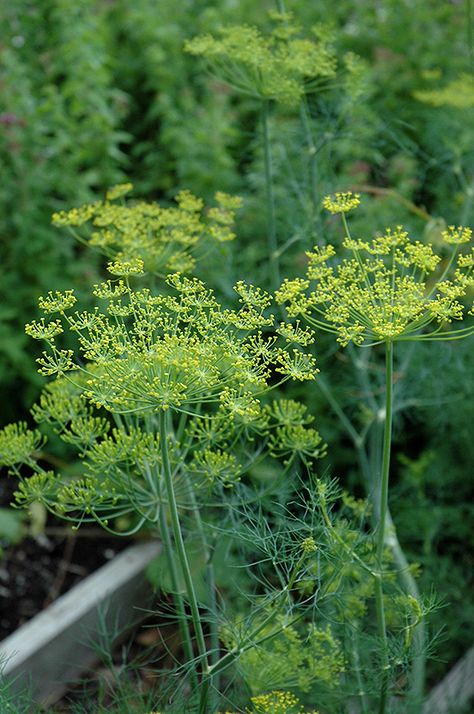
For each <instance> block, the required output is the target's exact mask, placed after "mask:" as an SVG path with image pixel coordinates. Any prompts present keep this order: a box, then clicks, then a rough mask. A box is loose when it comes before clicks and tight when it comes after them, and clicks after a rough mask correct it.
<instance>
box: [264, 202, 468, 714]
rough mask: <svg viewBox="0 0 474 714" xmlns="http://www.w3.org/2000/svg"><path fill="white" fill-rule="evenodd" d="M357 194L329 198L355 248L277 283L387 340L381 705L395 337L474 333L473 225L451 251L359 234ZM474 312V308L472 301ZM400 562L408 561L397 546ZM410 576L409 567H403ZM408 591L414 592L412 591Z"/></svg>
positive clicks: (378, 538) (418, 661)
mask: <svg viewBox="0 0 474 714" xmlns="http://www.w3.org/2000/svg"><path fill="white" fill-rule="evenodd" d="M359 203H360V196H359V195H358V194H353V193H351V192H346V193H337V194H335V195H334V196H328V197H326V198H325V199H324V201H323V204H324V206H325V208H326V209H327V210H329V211H330V212H331V213H333V214H337V215H340V216H341V219H342V222H343V224H344V229H345V238H344V240H343V244H342V247H343V248H344V249H346V250H347V251H348V252H349V255H350V256H351V257H349V258H340V259H339V261H337V262H336V263H335V264H334V265H333V264H332V263H333V261H334V260H335V258H336V256H337V255H338V252H339V251H338V250H337V249H336V248H335V247H334V246H332V245H331V244H328V245H326V246H325V247H323V248H320V247H315V248H314V250H313V251H309V252H307V254H306V255H307V258H308V267H307V271H306V276H305V277H304V278H296V279H294V280H288V279H287V280H285V281H284V282H283V283H282V285H281V287H280V289H279V290H278V291H277V293H276V299H277V302H279V303H281V304H285V306H286V310H287V313H288V315H289V316H291V317H298V318H299V319H302V320H304V321H305V322H307V323H308V324H309V325H311V326H312V327H314V328H318V329H322V330H324V331H327V332H330V333H332V334H333V335H334V336H335V338H336V340H337V341H338V342H339V343H340V344H341V345H342V346H343V347H347V346H348V345H349V343H353V344H354V345H356V346H358V347H371V346H376V345H383V347H384V352H385V405H384V435H383V445H382V462H381V469H380V473H379V475H378V478H377V483H376V484H375V489H374V492H373V493H372V494H371V496H372V500H373V505H374V514H375V527H374V528H375V542H376V566H377V568H376V572H374V573H373V575H374V586H375V602H376V613H377V627H378V635H379V639H380V645H381V653H382V663H383V670H384V674H383V676H382V681H381V688H380V697H379V712H380V713H381V714H383V712H385V711H386V708H387V696H388V692H389V682H390V666H391V665H390V658H389V641H388V638H387V624H386V613H385V603H384V580H385V578H386V573H385V566H384V560H383V559H384V549H385V547H386V546H387V544H388V543H389V542H390V541H391V540H393V538H395V529H394V526H393V523H392V521H391V517H390V514H389V511H388V491H389V473H390V457H391V439H392V415H393V378H394V368H393V365H394V361H393V360H394V345H395V343H397V342H403V341H414V340H417V341H418V340H419V341H433V340H436V341H437V340H457V339H461V338H464V337H468V336H470V335H472V334H473V333H474V328H473V327H472V325H469V326H467V327H459V328H456V329H452V328H451V326H450V323H452V322H453V321H461V320H462V319H463V317H464V316H465V312H466V308H465V306H464V304H463V302H462V301H463V300H464V299H465V298H466V296H467V294H468V292H469V290H470V289H471V288H472V286H473V285H474V276H473V267H474V252H473V249H472V248H471V249H470V252H467V251H461V250H460V248H461V246H463V245H467V244H470V243H471V242H472V231H471V229H470V228H464V227H456V226H450V227H449V228H448V229H446V230H444V231H443V232H442V234H441V235H442V239H443V241H444V244H445V245H446V246H447V248H449V249H450V253H449V255H448V257H447V259H445V261H444V265H443V263H442V257H441V256H440V255H438V253H437V252H436V251H435V250H434V248H433V246H431V245H429V244H425V243H421V242H419V241H414V240H412V239H411V238H410V237H409V236H408V233H407V232H406V231H405V230H404V229H403V228H402V227H401V226H398V227H397V228H395V229H387V230H386V232H385V233H384V234H380V235H377V236H376V237H375V238H373V239H372V240H367V239H354V238H353V237H352V236H351V234H350V230H349V225H348V222H347V219H346V214H347V213H349V212H350V211H352V210H353V209H355V208H357V207H358V205H359ZM469 314H470V315H472V314H473V309H472V308H471V310H469ZM398 560H399V565H400V564H401V565H402V566H403V567H404V568H407V563H406V561H404V557H403V553H402V552H401V550H400V549H399V558H398ZM402 578H403V576H402ZM405 585H406V587H407V590H408V592H409V596H410V597H411V598H412V601H413V605H414V606H415V609H416V608H418V616H417V617H416V620H417V622H416V627H415V631H416V630H418V633H417V634H418V637H417V638H416V640H417V642H416V644H417V645H418V646H419V649H420V651H419V652H415V655H414V671H415V673H414V684H413V686H414V697H415V706H419V705H420V704H421V701H422V696H423V678H424V660H423V654H422V652H421V650H422V648H423V630H422V627H423V612H422V607H421V604H420V601H419V597H418V595H417V589H416V586H415V585H414V582H413V581H412V579H411V578H409V577H408V575H407V573H405ZM410 591H411V592H410Z"/></svg>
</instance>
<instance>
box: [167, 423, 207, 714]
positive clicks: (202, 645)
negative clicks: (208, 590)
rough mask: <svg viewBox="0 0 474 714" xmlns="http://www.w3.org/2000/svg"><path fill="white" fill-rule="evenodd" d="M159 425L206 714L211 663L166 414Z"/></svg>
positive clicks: (202, 705)
mask: <svg viewBox="0 0 474 714" xmlns="http://www.w3.org/2000/svg"><path fill="white" fill-rule="evenodd" d="M159 425H160V446H161V455H162V458H163V477H164V482H165V488H166V494H167V497H168V504H169V509H170V516H171V530H172V532H173V538H174V542H175V547H176V554H177V556H178V561H179V564H180V567H181V572H182V575H183V580H184V585H185V588H186V594H187V597H188V601H189V607H190V609H191V619H192V622H193V626H194V632H195V634H196V642H197V646H198V651H199V659H200V665H201V672H202V675H203V682H202V685H201V700H200V708H199V712H200V714H204V712H206V707H207V697H208V692H209V677H208V675H209V662H208V659H207V650H206V642H205V639H204V632H203V629H202V625H201V618H200V614H199V607H198V603H197V598H196V592H195V590H194V583H193V577H192V574H191V568H190V566H189V561H188V556H187V554H186V548H185V546H184V539H183V534H182V532H181V524H180V520H179V513H178V504H177V502H176V494H175V491H174V485H173V476H172V473H171V466H170V460H169V453H168V439H167V430H166V413H165V412H164V411H160V414H159Z"/></svg>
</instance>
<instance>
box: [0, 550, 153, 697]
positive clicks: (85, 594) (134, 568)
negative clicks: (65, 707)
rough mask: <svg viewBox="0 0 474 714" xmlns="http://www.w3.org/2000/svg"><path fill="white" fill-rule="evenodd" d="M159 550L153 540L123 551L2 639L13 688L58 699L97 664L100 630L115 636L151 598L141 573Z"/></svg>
mask: <svg viewBox="0 0 474 714" xmlns="http://www.w3.org/2000/svg"><path fill="white" fill-rule="evenodd" d="M159 551H160V546H159V544H158V542H155V541H150V542H145V543H141V544H138V545H134V546H131V547H129V548H127V549H126V550H125V551H124V552H122V553H121V554H120V555H118V556H117V557H116V558H115V559H114V560H112V562H110V563H108V564H107V565H105V566H102V567H101V568H99V570H97V571H96V572H95V573H94V574H93V575H90V576H89V577H87V578H86V579H85V580H83V581H82V582H81V583H79V584H78V585H76V586H75V587H73V588H72V589H71V590H70V591H69V592H68V593H66V594H65V595H63V596H61V597H60V598H58V599H57V600H56V601H55V602H54V603H53V604H51V605H50V606H49V607H47V608H46V609H45V610H44V611H43V612H41V613H40V614H38V615H36V617H34V618H33V619H31V620H30V621H29V622H27V623H25V624H24V625H22V626H21V627H20V628H19V629H18V630H17V631H16V632H14V633H13V634H12V635H10V636H9V637H7V638H6V639H4V640H3V641H2V643H1V644H0V657H1V659H2V661H3V662H5V664H4V672H3V673H4V675H5V676H6V678H7V679H8V680H10V681H11V682H12V685H11V686H12V688H13V690H14V691H21V690H24V689H25V687H27V686H30V687H31V692H32V695H33V698H34V700H35V701H36V702H38V703H41V704H44V705H46V706H48V705H50V704H52V703H53V702H55V701H57V700H58V699H59V698H60V697H61V695H62V694H63V693H64V692H65V691H66V689H67V688H68V687H69V686H70V685H71V683H73V682H74V681H75V680H77V679H78V677H80V676H81V675H82V674H84V673H85V672H86V671H87V669H88V668H89V667H91V666H92V664H93V663H94V661H96V659H97V653H96V650H95V648H94V645H95V644H96V643H97V642H98V641H99V639H100V636H101V632H102V633H103V632H104V629H105V631H106V632H107V633H111V632H113V633H116V634H117V636H120V635H121V634H123V633H124V632H126V631H127V630H128V629H129V628H130V627H131V626H132V625H133V624H134V623H136V622H137V620H139V619H141V618H142V617H143V616H144V613H145V609H146V607H147V606H148V605H150V604H151V598H152V589H151V587H150V585H149V583H148V581H147V579H146V577H145V573H144V571H145V568H146V567H147V565H148V564H149V563H150V561H151V560H153V558H155V557H156V556H157V555H158V553H159ZM110 637H111V640H113V639H114V637H113V635H110Z"/></svg>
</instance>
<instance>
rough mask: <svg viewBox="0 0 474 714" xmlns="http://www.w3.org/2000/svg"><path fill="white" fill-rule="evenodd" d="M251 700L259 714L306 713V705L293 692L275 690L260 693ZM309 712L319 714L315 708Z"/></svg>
mask: <svg viewBox="0 0 474 714" xmlns="http://www.w3.org/2000/svg"><path fill="white" fill-rule="evenodd" d="M250 701H251V702H252V704H253V706H254V711H255V712H256V713H257V714H300V713H301V714H304V711H305V709H304V707H303V705H302V704H300V700H299V699H298V697H296V696H295V695H294V694H293V693H292V692H282V691H278V690H277V691H274V692H270V693H269V694H259V695H258V696H257V697H251V699H250ZM307 714H318V713H317V711H316V710H314V709H313V711H312V712H307Z"/></svg>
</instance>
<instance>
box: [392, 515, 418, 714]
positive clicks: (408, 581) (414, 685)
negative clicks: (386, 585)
mask: <svg viewBox="0 0 474 714" xmlns="http://www.w3.org/2000/svg"><path fill="white" fill-rule="evenodd" d="M386 524H387V545H388V546H389V548H390V549H391V551H392V554H393V559H394V561H395V564H396V566H397V569H398V578H399V580H400V582H401V584H402V585H403V588H404V590H405V592H407V593H409V594H410V595H411V596H412V597H413V598H415V600H417V602H421V597H420V592H419V590H418V586H417V584H416V580H415V578H414V577H413V575H412V574H411V572H410V568H409V564H408V561H407V559H406V557H405V553H404V552H403V550H402V547H401V545H400V543H399V542H398V538H397V533H396V530H395V526H394V523H393V521H392V517H391V515H390V511H389V510H388V509H387V515H386ZM425 630H426V628H425V620H424V617H422V618H421V619H420V622H419V623H418V624H417V625H416V627H415V628H414V632H413V650H414V655H413V666H412V671H411V673H410V694H411V697H410V702H409V709H408V711H412V712H413V714H416V712H419V711H420V708H421V705H422V703H423V696H424V689H425V676H426V651H425V642H426V631H425Z"/></svg>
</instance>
